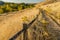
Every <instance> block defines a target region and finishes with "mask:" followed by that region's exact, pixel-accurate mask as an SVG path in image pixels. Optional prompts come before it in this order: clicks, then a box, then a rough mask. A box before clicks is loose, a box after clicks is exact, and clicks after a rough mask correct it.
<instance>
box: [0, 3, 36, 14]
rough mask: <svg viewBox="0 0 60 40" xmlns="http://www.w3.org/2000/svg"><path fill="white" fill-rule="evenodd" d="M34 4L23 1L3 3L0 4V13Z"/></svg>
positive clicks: (30, 6) (29, 6)
mask: <svg viewBox="0 0 60 40" xmlns="http://www.w3.org/2000/svg"><path fill="white" fill-rule="evenodd" d="M34 5H35V4H25V3H20V4H17V3H4V4H3V5H0V14H3V13H6V12H12V11H19V10H23V9H26V8H32V7H34Z"/></svg>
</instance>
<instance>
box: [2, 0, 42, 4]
mask: <svg viewBox="0 0 60 40" xmlns="http://www.w3.org/2000/svg"><path fill="white" fill-rule="evenodd" d="M2 1H5V2H15V3H22V2H24V3H37V2H41V1H43V0H2Z"/></svg>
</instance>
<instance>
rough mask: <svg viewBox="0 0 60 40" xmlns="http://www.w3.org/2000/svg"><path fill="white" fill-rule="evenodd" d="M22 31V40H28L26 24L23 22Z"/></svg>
mask: <svg viewBox="0 0 60 40" xmlns="http://www.w3.org/2000/svg"><path fill="white" fill-rule="evenodd" d="M23 28H24V32H23V40H28V31H27V30H26V29H27V24H25V23H24V24H23Z"/></svg>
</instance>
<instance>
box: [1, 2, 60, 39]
mask: <svg viewBox="0 0 60 40" xmlns="http://www.w3.org/2000/svg"><path fill="white" fill-rule="evenodd" d="M39 9H42V10H39ZM40 12H41V13H40ZM39 13H40V14H42V17H41V16H39V17H40V18H39V21H41V22H43V23H44V21H43V20H41V19H42V18H43V19H44V20H46V21H47V22H48V25H47V27H46V29H47V30H48V32H49V33H51V34H52V35H54V36H55V37H56V38H57V40H58V39H59V40H60V2H56V3H51V4H47V5H42V6H40V7H38V8H32V9H25V10H22V11H17V12H10V13H9V14H2V15H0V40H9V38H11V37H12V36H13V35H14V34H16V33H17V32H18V31H20V30H22V29H23V23H27V24H28V23H30V22H31V21H32V20H33V19H34V18H35V17H36V16H37V15H38V14H39ZM40 25H41V24H40ZM36 26H37V25H36ZM38 27H39V26H38Z"/></svg>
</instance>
